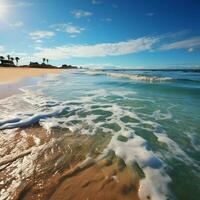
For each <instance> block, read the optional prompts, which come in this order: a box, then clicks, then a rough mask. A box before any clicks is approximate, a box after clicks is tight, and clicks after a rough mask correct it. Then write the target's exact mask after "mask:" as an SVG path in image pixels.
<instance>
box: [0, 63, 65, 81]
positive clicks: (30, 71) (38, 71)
mask: <svg viewBox="0 0 200 200" xmlns="http://www.w3.org/2000/svg"><path fill="white" fill-rule="evenodd" d="M60 71H61V69H46V68H44V69H42V68H28V67H27V68H16V67H0V84H8V83H14V82H16V81H19V80H20V79H23V78H26V77H34V76H41V75H44V74H48V73H49V74H52V73H59V72H60Z"/></svg>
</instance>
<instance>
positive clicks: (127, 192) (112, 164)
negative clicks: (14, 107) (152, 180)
mask: <svg viewBox="0 0 200 200" xmlns="http://www.w3.org/2000/svg"><path fill="white" fill-rule="evenodd" d="M110 139H111V135H109V134H97V135H94V136H87V135H82V134H73V133H71V132H70V131H69V130H67V129H57V128H55V129H53V130H52V131H51V132H46V130H44V129H43V128H41V127H40V126H39V124H36V125H33V126H30V127H27V128H24V129H17V130H15V131H14V130H4V131H0V197H1V200H4V199H6V200H10V199H14V200H15V199H16V200H17V199H20V200H22V199H23V200H47V199H51V200H59V199H60V200H61V199H62V200H65V199H66V200H67V199H70V200H71V199H80V200H83V199H99V200H100V199H105V200H110V199H119V200H120V199H133V200H137V199H139V198H138V185H139V182H138V180H139V178H138V176H137V175H136V174H134V172H133V170H132V168H131V167H130V166H126V164H125V163H124V162H123V160H122V159H120V158H118V157H116V156H115V154H114V152H110V153H109V154H108V155H107V156H106V157H104V158H103V159H100V160H99V159H97V158H98V157H99V155H101V153H102V151H103V150H104V149H105V148H106V146H107V145H108V143H109V141H110Z"/></svg>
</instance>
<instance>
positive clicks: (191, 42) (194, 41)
mask: <svg viewBox="0 0 200 200" xmlns="http://www.w3.org/2000/svg"><path fill="white" fill-rule="evenodd" d="M196 46H200V37H193V38H190V39H185V40H181V41H178V42H174V43H170V44H164V45H162V46H161V47H160V50H171V49H189V48H193V47H196Z"/></svg>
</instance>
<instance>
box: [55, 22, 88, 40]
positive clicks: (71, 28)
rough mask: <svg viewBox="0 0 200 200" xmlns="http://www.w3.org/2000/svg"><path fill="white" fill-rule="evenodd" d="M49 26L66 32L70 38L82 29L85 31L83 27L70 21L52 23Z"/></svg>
mask: <svg viewBox="0 0 200 200" xmlns="http://www.w3.org/2000/svg"><path fill="white" fill-rule="evenodd" d="M51 28H55V30H56V31H60V32H66V33H68V34H69V35H70V37H72V38H73V37H76V36H77V34H80V33H82V32H83V31H85V28H82V27H78V26H75V25H73V24H72V23H68V24H55V25H52V26H51Z"/></svg>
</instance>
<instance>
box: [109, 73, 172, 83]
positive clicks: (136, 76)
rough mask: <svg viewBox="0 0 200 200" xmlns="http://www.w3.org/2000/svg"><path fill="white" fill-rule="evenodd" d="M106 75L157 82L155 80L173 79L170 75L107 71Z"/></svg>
mask: <svg viewBox="0 0 200 200" xmlns="http://www.w3.org/2000/svg"><path fill="white" fill-rule="evenodd" d="M106 75H107V76H110V77H113V78H127V79H131V80H138V81H147V82H155V81H157V82H159V81H160V82H162V81H169V80H172V78H170V77H157V76H144V75H137V74H123V73H106Z"/></svg>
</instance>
